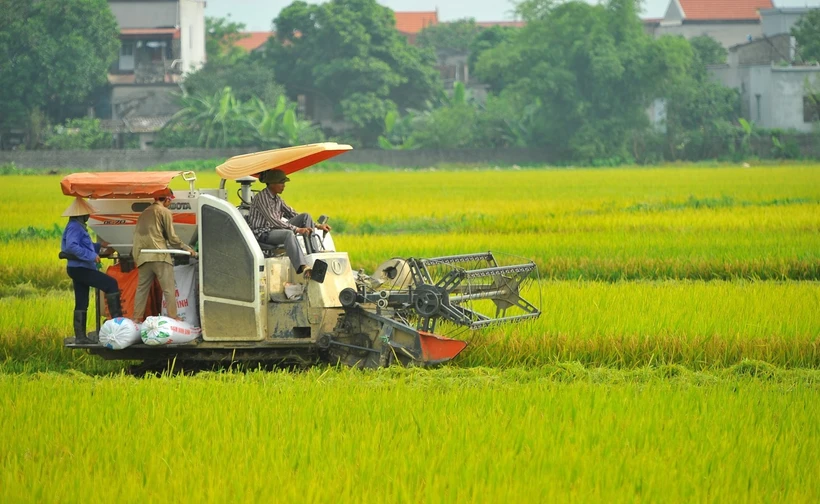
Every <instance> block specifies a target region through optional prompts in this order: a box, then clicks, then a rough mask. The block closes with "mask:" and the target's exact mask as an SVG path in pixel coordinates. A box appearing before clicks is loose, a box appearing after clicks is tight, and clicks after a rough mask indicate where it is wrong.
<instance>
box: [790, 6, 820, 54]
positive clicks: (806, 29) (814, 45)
mask: <svg viewBox="0 0 820 504" xmlns="http://www.w3.org/2000/svg"><path fill="white" fill-rule="evenodd" d="M791 34H792V37H794V40H795V41H796V42H797V48H798V50H799V57H800V59H801V60H802V61H804V62H807V63H809V62H820V9H812V10H810V11H809V12H807V13H806V14H804V15H803V17H801V18H800V20H799V21H798V22H797V23H795V25H794V26H793V27H792V30H791Z"/></svg>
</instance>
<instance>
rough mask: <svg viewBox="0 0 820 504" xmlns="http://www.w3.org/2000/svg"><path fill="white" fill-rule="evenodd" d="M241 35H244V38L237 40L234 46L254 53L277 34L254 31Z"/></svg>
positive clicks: (241, 33)
mask: <svg viewBox="0 0 820 504" xmlns="http://www.w3.org/2000/svg"><path fill="white" fill-rule="evenodd" d="M240 35H243V37H242V38H241V39H239V40H237V41H236V43H235V44H234V45H235V46H237V47H241V48H242V49H244V50H246V51H248V52H252V51H254V50H256V49H259V48H260V47H262V45H264V43H265V42H267V41H268V39H269V38H271V37H273V36H274V35H276V33H275V32H271V31H252V32H240Z"/></svg>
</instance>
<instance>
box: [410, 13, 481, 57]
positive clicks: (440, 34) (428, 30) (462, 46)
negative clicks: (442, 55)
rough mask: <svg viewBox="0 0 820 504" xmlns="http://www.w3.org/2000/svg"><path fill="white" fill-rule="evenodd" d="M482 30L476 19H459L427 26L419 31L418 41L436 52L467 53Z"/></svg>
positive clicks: (420, 44) (422, 45)
mask: <svg viewBox="0 0 820 504" xmlns="http://www.w3.org/2000/svg"><path fill="white" fill-rule="evenodd" d="M480 31H481V28H480V27H479V26H478V25H477V24H476V22H475V19H459V20H457V21H453V22H451V23H441V24H435V25H430V26H427V27H425V28H424V29H422V30H421V32H419V34H418V37H417V38H416V42H417V43H418V45H419V46H421V47H426V48H430V49H433V50H434V51H436V52H440V51H447V52H452V53H466V52H468V51H469V50H470V47H472V45H473V42H474V41H475V39H476V37H477V36H478V34H479V33H480Z"/></svg>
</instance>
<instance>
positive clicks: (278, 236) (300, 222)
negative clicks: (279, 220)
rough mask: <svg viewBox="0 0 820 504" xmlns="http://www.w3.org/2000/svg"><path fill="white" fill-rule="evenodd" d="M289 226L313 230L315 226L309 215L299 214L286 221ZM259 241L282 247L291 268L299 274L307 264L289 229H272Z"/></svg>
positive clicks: (294, 236)
mask: <svg viewBox="0 0 820 504" xmlns="http://www.w3.org/2000/svg"><path fill="white" fill-rule="evenodd" d="M288 222H289V223H290V224H292V225H294V226H296V227H301V228H315V227H316V224H315V223H314V222H313V218H312V217H311V216H310V214H306V213H300V214H299V215H297V216H295V217H293V218H292V219H290V220H289V221H288ZM259 241H260V242H261V243H266V244H268V245H284V246H285V252H287V254H288V258H289V259H290V262H291V264H292V265H293V268H294V269H295V270H296V271H297V272H298V273H301V270H302V268H303V267H304V266H305V265H306V264H307V258H305V254H304V252H302V247H300V246H299V242H297V241H296V235H295V234H294V233H293V231H291V230H290V229H274V230H272V231H268V232H267V233H265V234H263V235H262V236H261V237H260V238H259Z"/></svg>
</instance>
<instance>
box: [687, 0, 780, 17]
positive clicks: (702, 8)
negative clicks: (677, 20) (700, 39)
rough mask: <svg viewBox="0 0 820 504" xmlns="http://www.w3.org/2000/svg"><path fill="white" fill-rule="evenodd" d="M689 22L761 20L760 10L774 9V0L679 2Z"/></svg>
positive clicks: (693, 0) (697, 0) (691, 0)
mask: <svg viewBox="0 0 820 504" xmlns="http://www.w3.org/2000/svg"><path fill="white" fill-rule="evenodd" d="M678 2H680V6H681V8H682V9H683V18H684V19H685V20H687V21H718V20H719V21H729V20H747V19H760V14H759V13H758V10H759V9H771V8H773V7H774V5H773V4H772V0H678Z"/></svg>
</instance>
